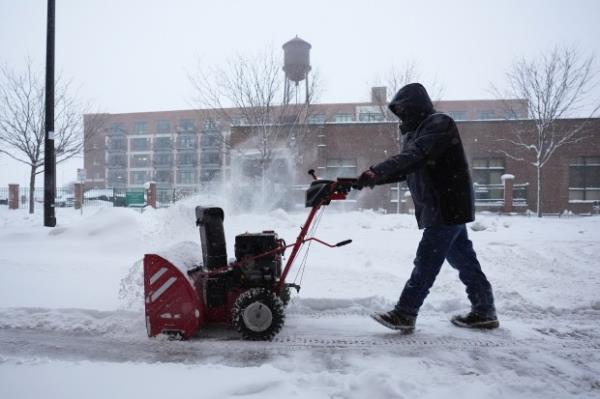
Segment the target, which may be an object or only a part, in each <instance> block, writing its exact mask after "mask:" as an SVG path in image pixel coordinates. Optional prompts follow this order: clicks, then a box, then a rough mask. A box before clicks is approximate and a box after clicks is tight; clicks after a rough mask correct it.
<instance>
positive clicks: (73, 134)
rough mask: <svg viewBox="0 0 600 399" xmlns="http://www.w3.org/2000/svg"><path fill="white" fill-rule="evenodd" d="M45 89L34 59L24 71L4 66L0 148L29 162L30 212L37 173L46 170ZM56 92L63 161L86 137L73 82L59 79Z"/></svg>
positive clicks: (57, 140)
mask: <svg viewBox="0 0 600 399" xmlns="http://www.w3.org/2000/svg"><path fill="white" fill-rule="evenodd" d="M44 90H45V89H44V85H43V83H42V82H41V81H40V78H39V76H38V75H36V71H35V70H34V67H33V63H32V61H31V60H27V61H26V68H25V71H24V72H23V73H22V74H18V73H15V72H14V71H12V70H10V69H9V68H8V67H7V66H2V67H0V143H2V147H0V152H2V153H4V154H6V155H7V156H9V157H10V158H12V159H14V160H16V161H18V162H21V163H23V164H25V165H27V166H29V213H33V211H34V204H35V202H34V193H35V178H36V175H38V174H40V173H42V172H43V171H44V169H43V166H44V139H45V127H44V112H45V111H44V109H45V108H44V107H45V102H44V101H45V98H44V93H45V91H44ZM55 93H56V94H55V96H56V97H55V125H54V126H55V131H54V145H55V154H56V162H57V163H60V162H63V161H65V160H67V159H69V158H72V157H74V156H75V155H77V154H79V153H80V152H81V150H82V148H83V143H84V139H85V137H84V135H83V133H82V130H83V129H82V123H81V122H82V112H81V107H80V106H79V104H78V102H77V100H76V99H75V97H73V96H72V94H71V89H70V85H69V83H62V82H60V80H59V82H57V84H56V88H55ZM92 131H93V129H92V130H90V132H89V133H87V134H88V135H90V134H92Z"/></svg>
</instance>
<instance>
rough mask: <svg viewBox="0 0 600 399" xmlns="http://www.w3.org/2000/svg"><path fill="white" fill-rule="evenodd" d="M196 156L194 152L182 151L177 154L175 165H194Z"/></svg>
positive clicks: (196, 159)
mask: <svg viewBox="0 0 600 399" xmlns="http://www.w3.org/2000/svg"><path fill="white" fill-rule="evenodd" d="M197 162H198V156H197V154H196V153H194V152H189V153H183V154H179V155H178V156H177V165H179V166H196V163H197Z"/></svg>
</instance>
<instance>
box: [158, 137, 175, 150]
mask: <svg viewBox="0 0 600 399" xmlns="http://www.w3.org/2000/svg"><path fill="white" fill-rule="evenodd" d="M171 148H172V147H171V138H170V137H157V138H155V139H154V151H170V150H171Z"/></svg>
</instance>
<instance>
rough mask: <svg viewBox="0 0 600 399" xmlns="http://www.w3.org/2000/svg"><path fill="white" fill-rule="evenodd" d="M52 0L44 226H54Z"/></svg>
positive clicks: (51, 6) (51, 5)
mask: <svg viewBox="0 0 600 399" xmlns="http://www.w3.org/2000/svg"><path fill="white" fill-rule="evenodd" d="M54 5H55V4H54V0H48V25H47V31H46V115H45V125H46V126H45V132H46V134H45V138H44V226H47V227H54V226H56V217H55V214H54V199H55V196H56V158H55V154H54V16H55V10H54Z"/></svg>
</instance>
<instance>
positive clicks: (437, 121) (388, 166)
mask: <svg viewBox="0 0 600 399" xmlns="http://www.w3.org/2000/svg"><path fill="white" fill-rule="evenodd" d="M389 108H390V110H391V111H392V112H393V113H394V114H396V115H397V116H398V117H400V119H402V125H401V131H402V134H403V145H402V151H401V152H400V154H398V155H395V156H392V157H390V158H388V159H387V160H385V161H383V162H381V163H380V164H378V165H375V166H373V167H372V169H373V170H374V171H375V173H377V175H378V176H380V177H381V178H382V182H388V181H399V180H404V178H406V181H407V184H408V188H409V189H410V193H411V196H412V200H413V202H414V204H415V216H416V218H417V223H418V225H419V228H421V229H422V228H425V227H430V226H435V225H441V224H446V225H454V224H463V223H467V222H472V221H473V220H474V219H475V217H474V197H473V185H472V183H471V176H470V175H469V166H468V164H467V159H466V157H465V152H464V149H463V145H462V142H461V139H460V136H459V133H458V129H457V127H456V123H455V122H454V120H453V119H452V118H451V117H450V116H448V115H446V114H441V113H435V111H434V109H433V104H432V103H431V100H430V98H429V95H428V94H427V91H425V88H424V87H423V86H421V85H420V84H418V83H413V84H410V85H407V86H404V87H403V88H402V89H400V90H399V91H398V93H397V94H396V96H395V97H394V99H393V100H392V102H391V103H390V105H389Z"/></svg>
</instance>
